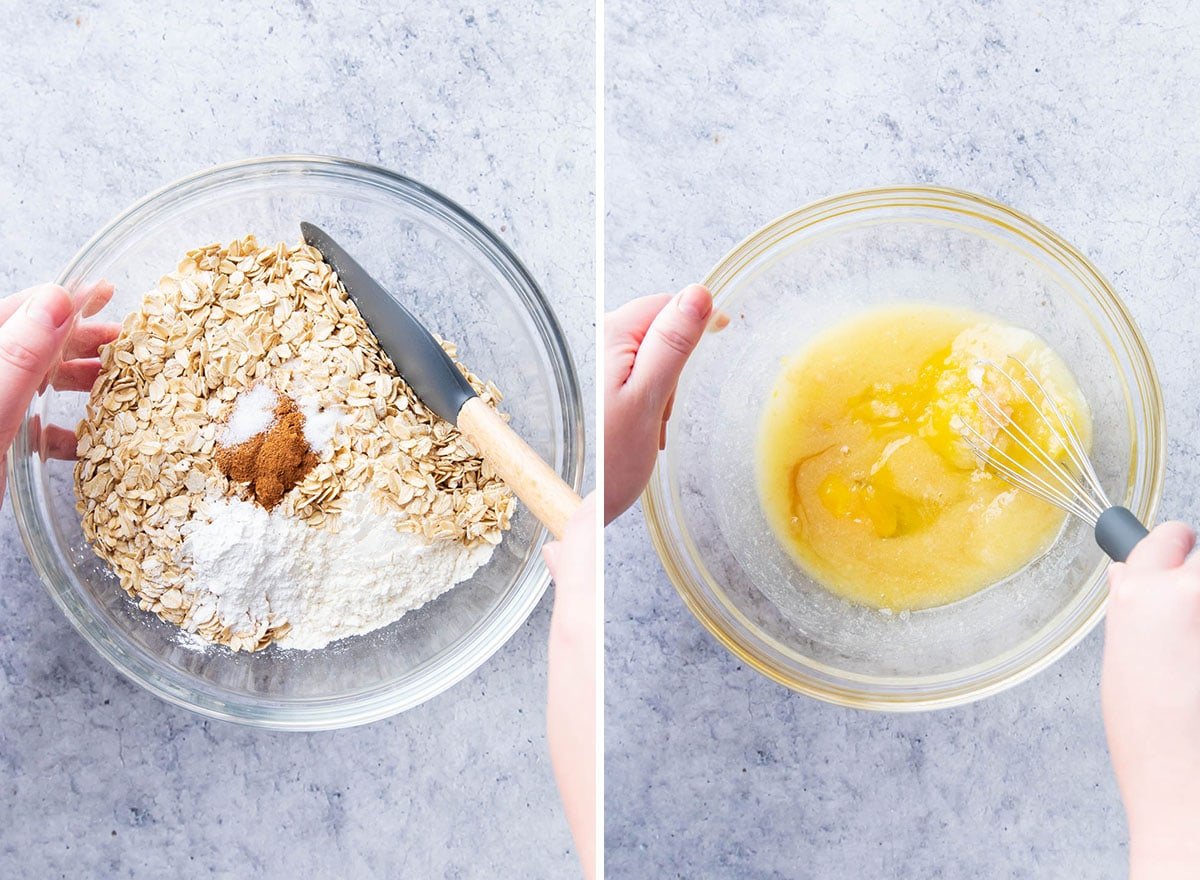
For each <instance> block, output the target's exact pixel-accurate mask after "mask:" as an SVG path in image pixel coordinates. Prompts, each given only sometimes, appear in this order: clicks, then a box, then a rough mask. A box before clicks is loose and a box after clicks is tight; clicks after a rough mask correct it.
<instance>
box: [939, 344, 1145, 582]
mask: <svg viewBox="0 0 1200 880" xmlns="http://www.w3.org/2000/svg"><path fill="white" fill-rule="evenodd" d="M1008 360H1009V361H1011V362H1012V363H1013V364H1014V368H1013V369H1012V370H1006V369H1004V368H1003V367H1000V366H998V365H996V364H995V363H993V362H992V361H988V360H982V361H979V362H978V364H977V366H979V367H980V368H981V370H982V371H987V370H992V371H994V372H995V374H996V375H997V376H998V377H1000V378H1001V379H1002V381H1004V382H1007V383H1008V384H1009V385H1010V386H1011V387H1012V388H1013V389H1015V391H1016V392H1017V394H1019V395H1020V396H1021V397H1022V398H1024V399H1025V400H1026V401H1028V402H1029V404H1030V406H1032V407H1033V410H1034V412H1036V413H1037V414H1038V417H1039V418H1041V420H1042V421H1043V422H1044V423H1045V425H1046V427H1047V428H1048V429H1049V431H1050V434H1051V436H1053V438H1054V439H1055V440H1056V441H1057V443H1058V444H1059V445H1060V446H1061V447H1062V449H1063V450H1064V451H1065V453H1066V456H1065V457H1066V460H1065V461H1060V460H1059V459H1058V457H1056V456H1055V455H1052V454H1051V453H1050V452H1049V451H1047V450H1046V449H1045V448H1044V447H1043V446H1041V445H1039V444H1038V443H1037V442H1036V441H1035V440H1034V439H1033V438H1032V437H1030V436H1029V433H1028V432H1027V431H1026V430H1025V429H1024V428H1022V427H1021V426H1020V425H1019V424H1017V423H1016V422H1015V421H1013V419H1012V417H1011V416H1010V415H1009V414H1008V412H1006V411H1005V408H1004V407H1003V406H1002V405H1001V404H1000V402H999V401H998V400H997V399H996V396H995V395H994V394H992V393H989V392H988V390H987V389H986V388H985V387H984V384H983V381H982V379H979V380H978V381H976V382H975V383H974V384H975V387H974V388H973V389H972V391H971V397H972V399H973V400H974V401H975V403H976V405H977V406H978V407H979V411H980V412H981V413H982V414H983V416H984V417H985V418H986V419H987V420H988V422H990V423H991V425H992V426H993V427H995V428H996V430H997V431H998V432H999V433H1002V434H1003V435H1004V436H1005V437H1007V438H1008V439H1009V441H1010V443H1012V444H1013V446H1012V447H1009V448H1010V449H1011V448H1014V447H1015V448H1018V449H1020V450H1021V452H1022V453H1024V456H1026V457H1027V458H1028V461H1024V460H1021V459H1018V458H1017V457H1015V456H1014V455H1011V454H1009V452H1008V451H1006V450H1005V449H1003V448H1001V446H1000V445H999V444H997V443H996V442H994V441H992V440H989V439H988V438H987V437H985V436H984V435H983V433H982V432H981V431H979V430H978V429H977V428H975V426H974V425H971V424H970V423H969V422H967V421H966V420H965V419H964V420H962V422H961V429H962V430H961V433H962V437H963V440H965V441H966V443H967V445H968V446H970V447H971V450H972V451H973V452H974V453H975V455H976V456H977V457H978V458H979V459H980V460H981V461H982V462H983V463H984V464H986V465H987V466H989V467H990V468H991V469H992V470H994V471H995V472H996V473H997V474H999V475H1000V476H1001V477H1003V478H1004V479H1005V480H1006V481H1008V482H1009V483H1011V484H1012V485H1014V486H1016V487H1018V488H1020V489H1023V490H1025V491H1026V492H1028V493H1030V494H1031V495H1035V496H1037V497H1038V498H1041V499H1042V500H1043V501H1046V502H1049V503H1050V504H1053V505H1054V506H1055V507H1058V508H1060V509H1062V510H1065V511H1066V512H1067V513H1069V514H1071V515H1072V516H1076V517H1078V518H1079V519H1081V520H1083V521H1084V522H1086V523H1087V524H1088V525H1090V526H1091V527H1092V529H1093V531H1094V533H1095V536H1096V543H1097V544H1099V545H1100V549H1101V550H1103V551H1104V552H1105V553H1107V554H1108V555H1109V557H1110V558H1112V559H1113V560H1115V561H1116V562H1124V561H1125V559H1126V557H1127V556H1129V554H1130V552H1131V551H1132V550H1133V548H1134V546H1135V545H1136V544H1137V543H1138V541H1140V540H1142V538H1144V537H1146V535H1147V531H1146V527H1145V526H1144V525H1142V524H1141V523H1140V522H1139V521H1138V518H1137V517H1136V516H1134V515H1133V513H1132V511H1130V510H1128V509H1126V508H1124V507H1120V506H1116V505H1114V504H1113V503H1112V502H1111V501H1109V500H1108V496H1107V495H1106V494H1105V493H1104V487H1103V486H1101V485H1100V479H1099V477H1097V476H1096V469H1095V468H1094V467H1093V466H1092V462H1091V459H1090V458H1088V454H1087V450H1086V449H1085V448H1084V445H1083V441H1082V440H1081V439H1080V437H1079V433H1078V432H1077V431H1076V430H1075V426H1074V425H1073V424H1071V421H1070V420H1069V419H1068V418H1066V417H1065V416H1064V415H1063V412H1062V409H1061V408H1060V407H1059V406H1058V404H1057V403H1055V402H1054V401H1053V400H1052V399H1051V397H1050V395H1049V394H1047V393H1046V389H1045V387H1044V386H1043V385H1042V383H1041V382H1040V381H1039V380H1038V378H1037V376H1035V375H1034V373H1033V371H1032V370H1031V369H1029V367H1028V366H1026V364H1025V363H1024V362H1023V361H1022V360H1021V359H1020V358H1017V357H1014V356H1012V355H1010V356H1009V357H1008ZM1030 386H1032V387H1033V388H1036V389H1037V392H1038V394H1039V396H1040V400H1041V401H1042V403H1038V402H1036V401H1035V400H1034V396H1033V395H1032V394H1031V393H1030ZM996 436H997V438H998V437H999V434H997V435H996Z"/></svg>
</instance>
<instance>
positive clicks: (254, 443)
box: [216, 394, 317, 510]
mask: <svg viewBox="0 0 1200 880" xmlns="http://www.w3.org/2000/svg"><path fill="white" fill-rule="evenodd" d="M216 458H217V466H218V467H220V468H221V471H222V472H223V473H224V474H225V476H227V477H229V479H231V480H233V481H234V482H238V483H249V484H250V492H251V494H252V495H253V496H254V500H255V501H257V502H258V503H259V504H260V505H262V506H263V507H264V508H266V509H267V510H270V509H271V508H273V507H274V506H275V505H276V504H278V503H279V502H280V501H282V500H283V496H284V495H286V494H287V493H288V492H289V491H290V490H291V489H292V488H293V487H294V486H295V485H296V484H297V483H299V482H300V481H301V480H303V479H304V477H305V475H306V474H308V472H309V471H311V470H312V469H313V468H314V467H316V466H317V454H316V453H315V452H313V451H312V448H311V447H310V446H309V445H308V441H307V440H305V439H304V414H303V413H302V412H300V410H299V409H298V408H297V407H296V401H294V400H292V399H291V398H290V397H288V396H287V395H286V394H281V395H279V403H278V404H277V405H276V406H275V421H274V422H272V424H271V427H270V428H268V429H267V430H266V431H263V432H262V433H259V434H255V435H254V436H253V437H251V438H250V439H249V440H246V441H245V442H244V443H239V444H238V445H237V446H222V447H218V449H217V456H216Z"/></svg>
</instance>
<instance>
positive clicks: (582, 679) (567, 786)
mask: <svg viewBox="0 0 1200 880" xmlns="http://www.w3.org/2000/svg"><path fill="white" fill-rule="evenodd" d="M543 555H544V556H545V557H546V564H547V566H549V568H550V574H551V576H552V577H553V578H554V613H553V615H552V616H551V618H550V652H549V670H548V674H547V679H548V681H547V700H546V728H547V739H548V740H549V743H550V762H551V764H553V766H554V776H555V778H556V779H557V780H558V790H559V793H560V794H561V795H562V800H563V810H564V812H565V813H566V816H567V824H568V825H569V826H570V827H571V834H572V835H573V836H574V838H575V848H576V849H577V850H578V852H579V860H580V863H581V864H582V866H583V874H584V876H585V877H592V876H593V874H594V866H595V861H596V630H597V625H596V622H597V609H596V493H594V492H592V493H590V494H589V495H588V496H587V497H586V498H584V499H583V503H582V504H581V505H580V506H579V509H578V510H576V511H575V514H574V515H573V516H572V517H571V519H570V521H569V522H568V523H567V527H566V529H565V530H564V531H563V536H562V539H561V540H559V541H554V542H552V543H550V544H547V545H546V546H545V549H544V550H543Z"/></svg>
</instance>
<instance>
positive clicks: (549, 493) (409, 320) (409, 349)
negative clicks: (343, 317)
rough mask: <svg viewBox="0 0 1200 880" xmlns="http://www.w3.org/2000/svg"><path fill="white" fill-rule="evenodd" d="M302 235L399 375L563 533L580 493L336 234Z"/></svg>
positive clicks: (308, 229) (303, 227) (304, 229)
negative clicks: (494, 406)
mask: <svg viewBox="0 0 1200 880" xmlns="http://www.w3.org/2000/svg"><path fill="white" fill-rule="evenodd" d="M300 231H301V234H303V236H304V241H305V242H306V243H307V244H308V245H310V246H311V247H315V248H316V249H317V250H318V251H320V252H321V256H322V257H324V258H325V262H326V263H328V264H329V265H330V266H332V267H333V270H334V271H335V272H337V274H338V277H339V278H340V279H341V280H342V284H343V285H344V286H345V288H346V293H347V294H348V295H349V296H350V299H351V300H352V301H353V302H354V304H355V305H356V306H357V307H358V311H359V312H360V313H361V314H362V316H363V319H364V320H365V321H366V322H367V326H368V327H370V328H371V332H373V333H374V334H375V338H376V339H378V340H379V345H380V347H381V348H382V349H383V351H384V353H385V354H386V355H387V356H388V357H389V358H391V360H392V363H393V364H394V365H395V366H396V371H397V372H398V373H399V374H400V377H401V378H402V379H404V381H405V382H407V383H408V385H409V387H411V388H412V390H413V392H414V393H415V394H416V395H417V397H419V398H420V399H421V402H422V403H424V404H425V405H426V406H427V407H429V408H430V409H431V410H433V411H434V412H435V413H437V414H438V415H439V416H441V417H442V418H443V419H445V420H446V421H448V422H449V423H450V424H452V425H454V426H456V427H457V428H458V430H459V431H461V432H462V434H463V436H465V437H466V438H467V439H468V440H470V441H471V443H472V445H473V446H474V447H475V448H476V449H477V450H479V454H480V455H482V456H483V458H484V460H485V461H487V463H488V464H490V465H491V466H492V469H493V470H494V471H495V472H496V473H497V474H499V475H500V478H501V479H502V480H504V482H505V483H507V484H508V486H509V488H510V489H512V490H513V492H514V493H516V496H517V497H518V498H519V499H520V500H521V502H522V503H523V504H524V505H525V506H526V507H528V508H529V510H530V512H531V513H533V515H534V516H536V517H537V518H538V520H539V521H541V522H542V523H543V524H544V525H545V526H546V528H548V529H549V530H550V533H551V534H552V535H554V537H556V538H561V537H562V533H563V529H564V528H566V525H567V520H569V519H570V518H571V514H573V513H574V512H575V509H576V508H577V507H578V506H579V504H580V499H579V496H578V495H576V494H575V492H574V490H572V488H571V487H570V486H568V485H567V484H566V483H565V482H564V481H563V479H562V478H561V477H560V476H559V475H558V474H557V473H555V471H554V469H553V468H551V467H550V465H548V464H547V463H546V462H545V461H543V460H542V458H541V457H540V456H539V455H538V454H537V453H536V452H534V451H533V449H532V448H530V446H529V444H528V443H526V442H525V441H524V440H522V439H521V438H520V437H519V436H518V435H517V434H516V432H515V431H513V429H512V428H510V427H509V426H508V423H507V422H505V421H504V420H503V419H502V418H500V416H499V415H498V414H497V413H496V411H495V410H494V409H492V408H491V407H490V406H488V405H487V404H486V403H484V402H483V401H482V400H480V399H479V396H478V395H477V394H476V393H475V390H474V389H473V388H471V385H470V383H468V382H467V380H466V377H464V376H463V374H462V373H461V372H460V371H459V369H458V367H456V366H455V365H454V361H452V360H451V359H450V356H449V355H447V354H446V352H445V351H444V350H443V349H442V347H441V346H440V345H439V344H438V342H437V340H436V339H434V338H433V334H431V333H430V332H429V331H428V330H426V329H425V326H424V325H423V324H421V322H420V321H418V320H417V319H416V318H414V317H413V316H412V314H411V313H410V312H409V311H408V309H406V308H405V307H404V306H403V305H401V304H400V302H399V300H397V299H396V298H395V297H394V296H392V295H391V294H390V293H388V292H387V290H385V289H384V288H383V286H382V285H380V284H379V282H377V281H376V280H375V279H374V278H372V277H371V276H370V275H369V274H368V273H367V271H366V270H365V269H363V267H362V266H360V265H359V264H358V263H357V262H356V261H355V260H354V258H353V257H351V256H350V255H349V254H348V253H346V251H345V249H343V248H342V246H341V245H339V244H338V243H337V242H336V241H334V240H333V239H332V238H330V237H329V236H328V235H327V234H326V233H325V232H323V231H321V230H320V229H318V228H317V227H316V226H314V225H313V224H311V223H301V224H300Z"/></svg>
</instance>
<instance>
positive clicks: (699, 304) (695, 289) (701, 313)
mask: <svg viewBox="0 0 1200 880" xmlns="http://www.w3.org/2000/svg"><path fill="white" fill-rule="evenodd" d="M676 304H677V305H678V306H679V311H681V312H683V313H684V314H685V315H687V316H688V317H690V318H695V319H696V320H697V321H703V320H704V319H705V318H707V317H708V315H709V313H710V312H711V311H712V294H711V293H709V292H708V291H707V290H705V289H704V288H703V287H701V286H700V285H699V284H692V285H690V286H689V287H685V288H684V289H683V290H682V291H680V293H679V297H678V298H677V299H676Z"/></svg>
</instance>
